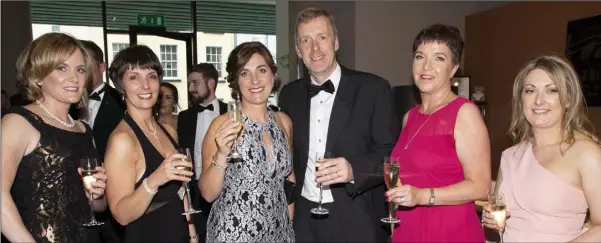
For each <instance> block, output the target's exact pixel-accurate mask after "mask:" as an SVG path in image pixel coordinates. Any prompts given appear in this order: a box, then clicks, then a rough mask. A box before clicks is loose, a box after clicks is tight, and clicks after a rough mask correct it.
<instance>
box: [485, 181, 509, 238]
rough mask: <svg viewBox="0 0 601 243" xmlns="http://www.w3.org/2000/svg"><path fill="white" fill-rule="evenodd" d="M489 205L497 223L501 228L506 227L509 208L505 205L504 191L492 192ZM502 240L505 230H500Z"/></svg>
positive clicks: (489, 196)
mask: <svg viewBox="0 0 601 243" xmlns="http://www.w3.org/2000/svg"><path fill="white" fill-rule="evenodd" d="M488 207H489V210H490V214H492V216H493V217H494V218H495V220H496V221H497V225H498V226H499V227H501V228H503V227H505V220H506V219H507V208H506V206H505V197H504V196H503V193H500V192H497V193H491V194H490V195H488ZM499 237H500V238H501V242H503V232H499Z"/></svg>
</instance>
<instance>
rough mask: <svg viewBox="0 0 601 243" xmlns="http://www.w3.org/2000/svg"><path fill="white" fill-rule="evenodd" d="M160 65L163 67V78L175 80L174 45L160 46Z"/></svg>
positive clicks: (175, 61)
mask: <svg viewBox="0 0 601 243" xmlns="http://www.w3.org/2000/svg"><path fill="white" fill-rule="evenodd" d="M161 65H163V77H165V78H177V46H176V45H161Z"/></svg>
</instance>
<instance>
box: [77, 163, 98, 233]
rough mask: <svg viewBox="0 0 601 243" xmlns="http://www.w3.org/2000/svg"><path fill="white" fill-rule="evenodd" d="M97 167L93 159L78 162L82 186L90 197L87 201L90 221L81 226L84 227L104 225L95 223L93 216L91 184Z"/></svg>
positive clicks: (94, 216) (94, 179)
mask: <svg viewBox="0 0 601 243" xmlns="http://www.w3.org/2000/svg"><path fill="white" fill-rule="evenodd" d="M97 166H98V161H97V160H96V159H95V158H84V159H81V160H80V167H81V176H82V179H83V185H84V187H85V188H87V189H88V190H89V191H90V197H89V199H88V204H89V205H90V221H88V222H87V223H84V224H83V226H86V227H93V226H100V225H103V224H104V222H100V221H96V215H95V214H94V193H93V192H92V182H95V181H96V178H94V174H96V172H97V171H96V167H97Z"/></svg>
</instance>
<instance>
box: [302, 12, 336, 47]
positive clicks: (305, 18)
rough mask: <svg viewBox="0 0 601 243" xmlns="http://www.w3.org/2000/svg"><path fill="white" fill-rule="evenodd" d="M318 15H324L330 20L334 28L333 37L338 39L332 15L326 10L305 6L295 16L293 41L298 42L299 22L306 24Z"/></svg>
mask: <svg viewBox="0 0 601 243" xmlns="http://www.w3.org/2000/svg"><path fill="white" fill-rule="evenodd" d="M318 17H325V18H326V19H328V21H329V22H330V26H332V29H333V30H334V39H338V29H337V28H336V22H335V21H334V16H332V14H330V12H328V10H325V9H321V8H315V7H311V8H307V9H305V10H303V11H301V12H300V13H298V15H297V16H296V27H295V28H296V29H295V31H294V36H295V37H294V43H298V26H299V25H300V24H306V23H308V22H309V21H311V20H314V19H316V18H318Z"/></svg>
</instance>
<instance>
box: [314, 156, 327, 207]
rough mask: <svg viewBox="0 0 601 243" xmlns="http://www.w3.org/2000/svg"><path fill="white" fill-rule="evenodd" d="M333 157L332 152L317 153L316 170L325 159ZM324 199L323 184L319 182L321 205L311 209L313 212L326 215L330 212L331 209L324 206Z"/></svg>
mask: <svg viewBox="0 0 601 243" xmlns="http://www.w3.org/2000/svg"><path fill="white" fill-rule="evenodd" d="M331 157H332V154H331V153H330V152H325V153H320V152H318V153H317V154H316V155H315V172H317V171H319V167H320V166H321V164H322V163H323V160H324V159H329V158H331ZM322 199H323V186H322V185H321V183H319V205H318V206H317V207H316V208H312V209H311V213H313V214H317V215H326V214H329V213H330V211H328V210H327V209H325V208H323V207H322Z"/></svg>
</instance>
